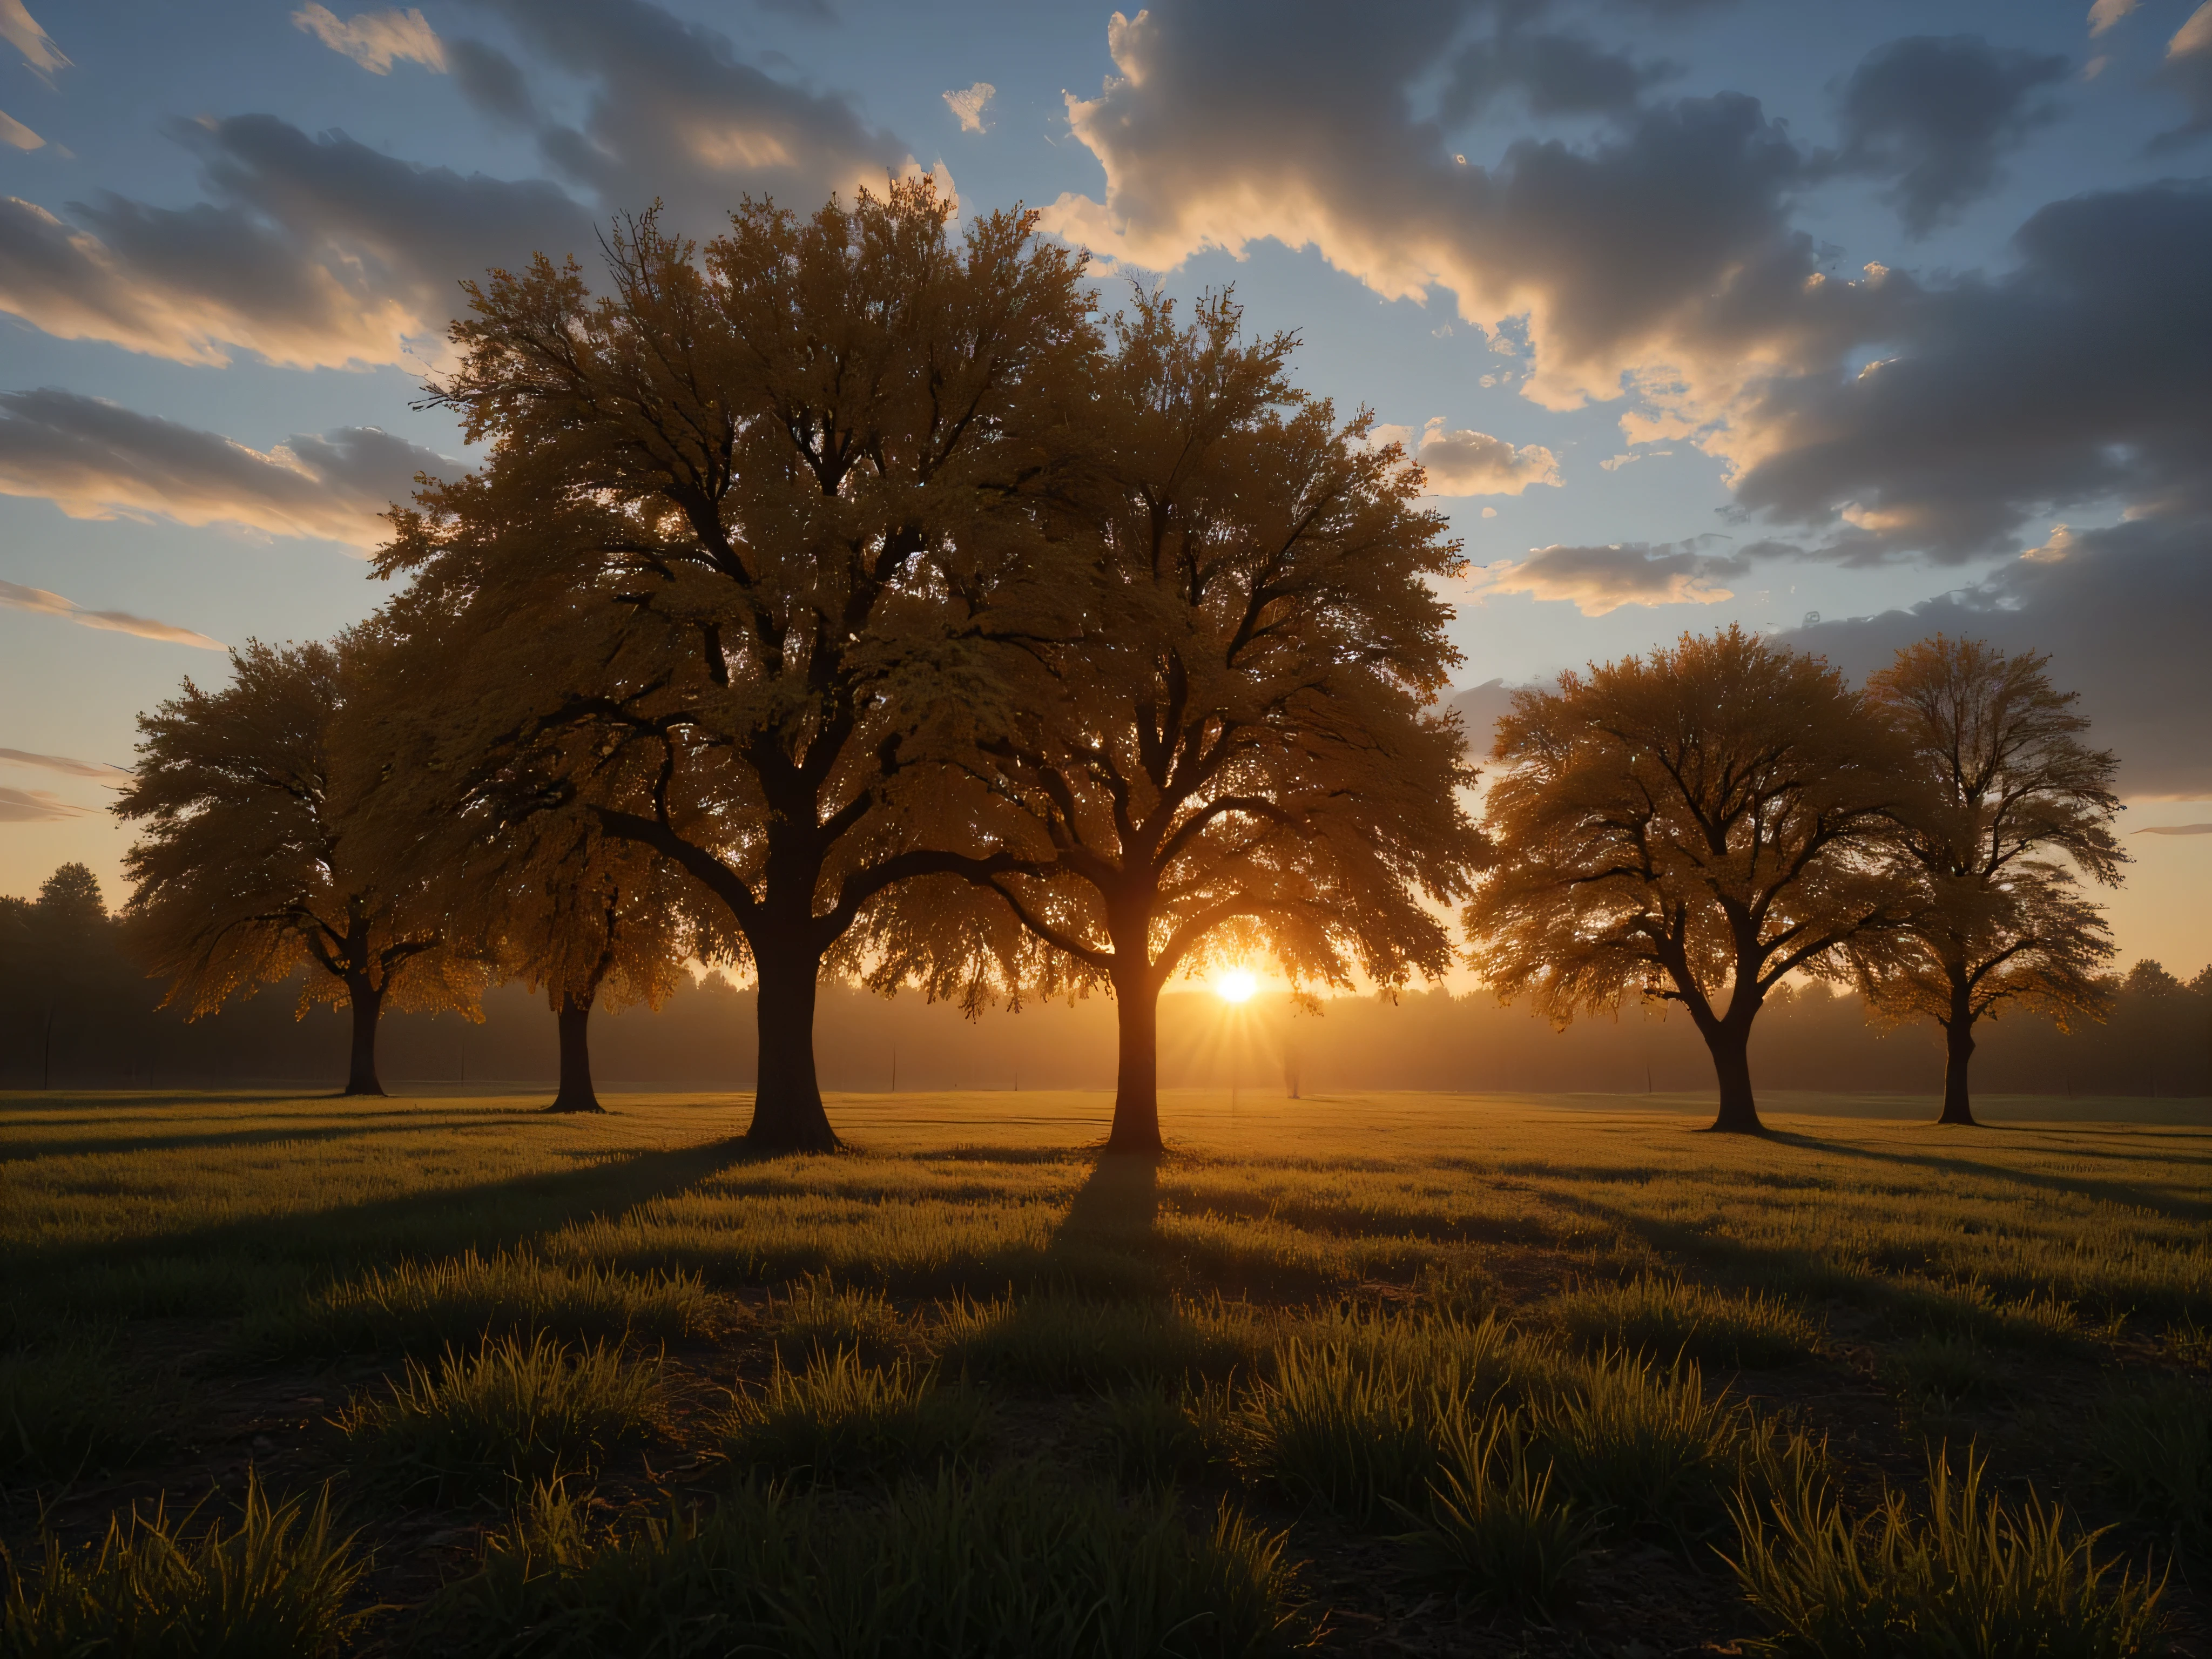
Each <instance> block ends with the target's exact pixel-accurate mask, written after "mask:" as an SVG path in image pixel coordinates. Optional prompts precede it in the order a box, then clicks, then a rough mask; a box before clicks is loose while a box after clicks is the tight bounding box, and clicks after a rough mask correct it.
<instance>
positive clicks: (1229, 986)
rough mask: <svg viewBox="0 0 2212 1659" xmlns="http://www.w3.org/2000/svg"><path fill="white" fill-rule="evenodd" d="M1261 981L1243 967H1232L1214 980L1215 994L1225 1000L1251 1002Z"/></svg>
mask: <svg viewBox="0 0 2212 1659" xmlns="http://www.w3.org/2000/svg"><path fill="white" fill-rule="evenodd" d="M1259 988H1260V981H1258V980H1256V979H1255V978H1253V977H1252V975H1250V974H1249V972H1247V971H1246V970H1245V969H1242V968H1231V969H1230V970H1229V971H1228V972H1227V973H1225V974H1224V975H1222V976H1221V977H1220V978H1219V979H1218V980H1216V981H1213V991H1214V994H1215V995H1216V996H1218V997H1219V998H1220V999H1221V1000H1223V1001H1224V1002H1249V1001H1250V1000H1252V993H1253V992H1255V991H1256V990H1258V989H1259Z"/></svg>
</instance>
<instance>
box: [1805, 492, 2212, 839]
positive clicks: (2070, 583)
mask: <svg viewBox="0 0 2212 1659" xmlns="http://www.w3.org/2000/svg"><path fill="white" fill-rule="evenodd" d="M1938 632H1941V633H1944V634H1948V635H1951V636H1953V637H1954V638H1960V637H1964V638H1969V639H1979V640H1986V641H1990V643H1992V644H1994V645H1997V646H1999V647H2002V648H2004V649H2006V650H2009V651H2019V650H2036V651H2045V652H2048V653H2050V655H2051V676H2052V678H2054V679H2055V680H2056V681H2057V684H2059V685H2060V686H2061V687H2063V688H2065V689H2068V690H2077V691H2079V692H2080V693H2081V704H2080V708H2081V713H2083V714H2087V716H2088V717H2089V719H2090V720H2092V721H2093V723H2094V724H2093V731H2092V734H2091V735H2092V738H2093V740H2094V741H2095V743H2096V744H2098V745H2099V746H2100V747H2102V748H2109V749H2112V750H2116V751H2118V755H2119V757H2120V786H2121V788H2122V791H2123V792H2124V793H2127V794H2130V795H2137V796H2146V795H2152V796H2166V797H2170V798H2176V799H2191V800H2203V799H2208V798H2212V725H2208V724H2207V722H2206V720H2205V710H2206V709H2208V708H2212V650H2208V649H2206V647H2205V641H2206V639H2207V638H2208V637H2212V525H2209V524H2208V523H2207V522H2205V521H2204V520H2135V521H2134V522H2131V523H2126V524H2120V525H2116V526H2112V527H2111V528H2109V529H2102V530H2091V531H2084V532H2079V533H2071V532H2062V533H2060V534H2058V535H2056V536H2054V537H2053V538H2051V542H2050V543H2049V544H2047V545H2046V546H2045V547H2044V548H2042V549H2039V550H2037V551H2036V552H2035V553H2033V554H2031V555H2030V556H2027V557H2024V558H2021V559H2016V560H2014V561H2013V562H2010V563H2008V564H2007V565H2005V566H2004V567H2003V568H2002V569H2001V570H1999V571H1998V572H1997V573H1996V574H1995V575H1993V576H1991V577H1990V578H1989V579H1988V580H1985V581H1983V582H1981V583H1979V584H1978V585H1976V586H1972V587H1968V588H1965V589H1962V590H1960V592H1954V593H1945V594H1942V595H1940V596H1938V597H1937V598H1936V599H1928V600H1924V601H1923V602H1922V603H1921V604H1919V605H1914V606H1913V607H1912V608H1911V610H1909V611H1887V612H1885V613H1883V614H1882V615H1881V616H1878V617H1857V618H1854V619H1852V620H1850V621H1840V622H1826V623H1817V624H1815V625H1814V626H1813V627H1810V628H1806V629H1798V630H1796V632H1794V633H1791V634H1789V635H1784V638H1785V639H1786V640H1787V641H1789V642H1790V643H1791V644H1793V645H1800V646H1803V647H1808V648H1809V649H1812V650H1815V651H1819V652H1820V653H1823V654H1824V655H1826V657H1827V658H1828V659H1829V660H1830V661H1832V662H1833V663H1834V664H1836V665H1837V666H1838V667H1839V668H1842V669H1843V670H1844V671H1845V672H1846V673H1848V674H1850V675H1851V676H1852V677H1853V678H1861V677H1863V676H1864V675H1866V674H1868V673H1869V672H1871V671H1873V670H1875V669H1876V668H1880V667H1881V666H1883V665H1886V664H1887V663H1888V661H1889V660H1890V659H1891V658H1892V657H1893V655H1894V653H1896V652H1897V650H1898V649H1899V647H1901V646H1905V645H1908V644H1910V643H1911V642H1912V641H1915V640H1918V639H1924V638H1925V637H1927V636H1928V635H1930V634H1935V633H1938Z"/></svg>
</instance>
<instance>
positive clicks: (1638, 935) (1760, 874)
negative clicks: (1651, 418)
mask: <svg viewBox="0 0 2212 1659" xmlns="http://www.w3.org/2000/svg"><path fill="white" fill-rule="evenodd" d="M1492 752H1493V754H1494V755H1495V757H1496V758H1497V759H1498V762H1499V763H1501V765H1502V770H1501V771H1500V772H1499V773H1498V775H1496V778H1495V781H1493V782H1492V785H1491V788H1490V796H1489V802H1488V808H1487V817H1486V823H1487V825H1488V827H1489V829H1490V830H1491V833H1492V836H1494V837H1495V839H1496V842H1497V849H1498V862H1497V865H1496V866H1495V867H1494V868H1493V869H1492V871H1491V872H1489V873H1488V875H1487V876H1486V877H1485V878H1484V879H1483V881H1482V883H1481V885H1480V891H1479V892H1478V894H1477V896H1476V897H1475V900H1474V903H1472V904H1471V905H1469V906H1468V912H1467V927H1468V933H1469V935H1470V936H1471V937H1472V939H1474V948H1473V950H1472V951H1471V953H1470V959H1471V961H1472V962H1473V963H1474V966H1475V968H1476V969H1478V971H1480V973H1481V974H1482V975H1484V977H1485V978H1486V980H1487V981H1489V983H1490V985H1491V987H1492V989H1493V990H1495V991H1496V992H1497V994H1498V995H1499V996H1500V997H1501V998H1507V999H1510V998H1516V997H1521V996H1527V997H1528V998H1529V999H1530V1000H1531V1001H1532V1002H1533V1003H1534V1006H1536V1007H1537V1008H1538V1009H1539V1010H1540V1011H1541V1012H1545V1013H1547V1014H1548V1015H1550V1016H1551V1017H1552V1018H1553V1019H1554V1020H1555V1021H1557V1022H1559V1024H1565V1023H1566V1021H1567V1020H1568V1019H1569V1018H1571V1017H1572V1015H1573V1014H1574V1012H1576V1011H1577V1009H1612V1008H1617V1007H1618V1006H1620V1002H1621V1001H1622V1000H1623V999H1624V998H1626V997H1627V996H1630V995H1632V994H1634V995H1639V996H1642V997H1644V998H1647V999H1651V1000H1658V1001H1661V1002H1668V1003H1676V1004H1679V1005H1680V1006H1682V1007H1683V1008H1684V1009H1685V1010H1686V1012H1688V1014H1689V1016H1690V1018H1691V1020H1692V1022H1693V1023H1694V1024H1696V1026H1697V1028H1698V1032H1699V1035H1700V1036H1703V1037H1704V1039H1705V1044H1706V1047H1707V1048H1709V1049H1710V1050H1711V1054H1712V1057H1713V1068H1714V1071H1715V1073H1716V1074H1717V1078H1718V1081H1719V1086H1720V1110H1719V1114H1718V1115H1717V1117H1716V1118H1715V1120H1714V1122H1713V1127H1715V1128H1716V1129H1724V1130H1735V1131H1742V1132H1747V1133H1757V1132H1758V1130H1759V1127H1760V1126H1759V1111H1758V1107H1757V1103H1756V1102H1755V1101H1754V1099H1753V1094H1752V1087H1751V1061H1750V1042H1751V1030H1752V1023H1753V1020H1754V1019H1755V1018H1757V1017H1758V1013H1759V1006H1760V1005H1761V1004H1762V1003H1763V1002H1764V1001H1765V998H1766V995H1767V994H1768V993H1769V992H1770V991H1771V990H1772V989H1773V987H1775V985H1776V984H1777V983H1778V982H1779V981H1781V980H1782V979H1783V978H1784V976H1785V975H1789V974H1791V973H1796V972H1800V971H1810V972H1820V973H1834V972H1838V971H1840V964H1839V962H1838V952H1839V951H1840V949H1841V948H1842V947H1843V946H1844V945H1850V944H1854V943H1856V944H1857V946H1858V947H1859V949H1860V951H1862V952H1863V954H1865V955H1868V956H1869V957H1871V955H1872V954H1873V952H1874V951H1875V945H1876V941H1877V940H1879V939H1890V938H1893V937H1894V936H1895V935H1896V933H1897V932H1898V930H1899V928H1901V927H1902V926H1903V925H1904V924H1905V921H1908V920H1909V919H1910V917H1911V914H1912V910H1913V905H1912V901H1911V894H1910V891H1909V889H1908V888H1907V887H1906V886H1905V885H1904V884H1900V883H1899V881H1898V879H1897V878H1896V876H1895V875H1894V873H1893V871H1892V870H1891V868H1890V867H1889V866H1888V864H1887V854H1888V851H1889V848H1890V847H1891V845H1892V844H1893V839H1894V835H1895V825H1896V819H1897V817H1898V815H1899V813H1900V812H1901V811H1905V810H1906V809H1907V808H1909V807H1910V806H1911V805H1913V803H1915V802H1916V801H1917V799H1918V797H1919V791H1918V788H1917V783H1916V782H1915V780H1914V778H1913V775H1912V769H1911V764H1910V757H1909V756H1908V754H1907V752H1906V750H1905V745H1904V744H1903V743H1902V742H1901V740H1900V739H1899V738H1898V736H1897V735H1896V733H1895V732H1894V730H1893V728H1892V727H1891V726H1889V724H1888V723H1887V721H1886V720H1883V719H1882V718H1881V715H1880V714H1877V713H1876V712H1875V710H1874V709H1873V708H1871V707H1870V706H1869V702H1868V701H1867V699H1866V698H1865V696H1863V695H1862V694H1860V693H1858V692H1856V691H1854V690H1851V688H1850V686H1849V685H1848V684H1845V683H1844V679H1843V678H1842V677H1841V676H1839V675H1838V674H1837V673H1836V672H1835V671H1833V670H1832V669H1831V668H1829V667H1828V665H1826V663H1825V662H1823V661H1822V660H1820V659H1819V658H1817V657H1812V656H1808V655H1806V654H1804V653H1800V652H1796V651H1792V650H1790V649H1788V648H1786V647H1780V646H1776V645H1771V644H1769V643H1768V642H1766V641H1763V640H1761V639H1759V637H1757V636H1756V635H1748V634H1746V633H1744V632H1743V631H1742V630H1741V629H1738V628H1735V627H1733V626H1731V627H1730V628H1729V629H1727V630H1726V631H1725V632H1723V633H1720V634H1717V635H1713V636H1711V637H1710V638H1705V637H1700V636H1697V635H1683V636H1682V639H1681V641H1680V643H1679V644H1677V645H1676V646H1675V647H1674V648H1673V649H1671V650H1668V649H1663V648H1662V649H1659V650H1655V651H1653V652H1652V653H1650V655H1649V656H1646V657H1627V658H1624V659H1621V660H1620V661H1618V662H1613V663H1607V664H1606V665H1604V666H1602V667H1600V666H1597V665H1592V666H1591V668H1590V670H1589V673H1587V674H1575V673H1567V674H1562V675H1561V676H1560V677H1559V687H1558V690H1555V691H1548V692H1547V691H1523V692H1519V693H1516V696H1515V697H1514V700H1513V708H1512V711H1511V713H1510V714H1506V715H1505V716H1504V717H1503V718H1502V719H1500V720H1499V721H1498V733H1497V743H1496V746H1495V748H1494V749H1493V750H1492Z"/></svg>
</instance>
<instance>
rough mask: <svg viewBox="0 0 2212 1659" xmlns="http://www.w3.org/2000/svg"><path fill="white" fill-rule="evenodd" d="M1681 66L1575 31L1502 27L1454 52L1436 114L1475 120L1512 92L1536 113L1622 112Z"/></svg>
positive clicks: (1447, 120)
mask: <svg viewBox="0 0 2212 1659" xmlns="http://www.w3.org/2000/svg"><path fill="white" fill-rule="evenodd" d="M1679 72H1680V71H1679V69H1678V67H1677V66H1676V65H1674V64H1668V63H1664V62H1653V63H1642V64H1639V63H1637V62H1635V61H1634V60H1632V59H1631V58H1626V57H1625V56H1623V55H1621V54H1620V53H1618V52H1607V51H1606V50H1605V49H1604V48H1602V47H1601V46H1597V45H1596V44H1595V42H1593V41H1590V40H1586V39H1584V38H1583V37H1582V36H1581V35H1577V34H1569V33H1544V32H1541V31H1536V30H1527V29H1520V28H1510V27H1506V28H1501V29H1499V31H1498V33H1496V34H1495V35H1493V36H1492V37H1490V38H1489V39H1486V40H1475V41H1473V42H1471V43H1470V44H1468V46H1463V47H1462V48H1461V49H1460V52H1459V53H1458V55H1457V56H1455V58H1453V59H1452V69H1451V78H1450V80H1449V81H1448V82H1445V85H1444V91H1443V99H1442V100H1441V102H1440V105H1439V109H1438V118H1440V119H1441V120H1443V122H1444V123H1445V124H1446V125H1454V124H1456V123H1458V122H1461V121H1464V120H1468V119H1470V118H1474V117H1475V116H1479V115H1480V114H1482V113H1483V112H1485V111H1486V109H1487V108H1488V106H1490V105H1491V104H1492V102H1493V101H1495V100H1497V99H1498V98H1499V97H1501V96H1503V95H1505V94H1513V93H1517V94H1519V95H1520V96H1521V98H1522V100H1524V102H1525V103H1526V105H1527V106H1528V111H1529V112H1530V113H1531V114H1534V115H1584V114H1608V115H1610V114H1618V113H1620V112H1622V111H1625V110H1628V109H1632V108H1633V107H1634V106H1635V105H1636V102H1637V100H1638V99H1639V98H1641V97H1642V96H1643V95H1644V92H1645V90H1646V89H1647V88H1650V87H1652V86H1653V85H1655V84H1656V83H1657V82H1661V81H1663V80H1665V79H1666V78H1667V77H1668V76H1670V75H1674V74H1677V73H1679Z"/></svg>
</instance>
